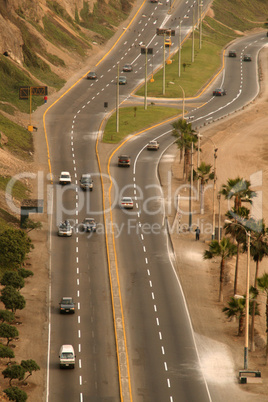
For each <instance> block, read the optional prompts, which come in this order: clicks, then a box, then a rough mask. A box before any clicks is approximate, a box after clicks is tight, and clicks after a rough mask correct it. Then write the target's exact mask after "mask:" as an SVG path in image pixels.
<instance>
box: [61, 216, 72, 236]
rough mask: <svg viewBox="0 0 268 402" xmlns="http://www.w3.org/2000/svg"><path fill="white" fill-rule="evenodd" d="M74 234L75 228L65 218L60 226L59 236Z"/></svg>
mask: <svg viewBox="0 0 268 402" xmlns="http://www.w3.org/2000/svg"><path fill="white" fill-rule="evenodd" d="M72 234H73V228H72V226H71V224H70V222H69V221H67V220H65V221H63V222H61V223H60V224H59V226H58V236H63V237H70V236H72Z"/></svg>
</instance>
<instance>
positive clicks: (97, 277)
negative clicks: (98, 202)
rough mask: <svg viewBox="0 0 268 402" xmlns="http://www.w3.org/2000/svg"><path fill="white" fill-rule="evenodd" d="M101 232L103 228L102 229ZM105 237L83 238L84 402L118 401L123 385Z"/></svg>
mask: <svg viewBox="0 0 268 402" xmlns="http://www.w3.org/2000/svg"><path fill="white" fill-rule="evenodd" d="M98 232H99V228H98ZM103 238H104V236H103V235H101V234H100V233H97V232H96V233H81V234H80V235H79V281H80V283H79V292H80V296H79V299H80V310H79V316H80V326H79V329H80V332H79V336H80V338H79V340H80V345H81V349H80V352H79V353H78V355H79V356H80V358H81V365H82V369H81V375H82V382H83V384H82V386H81V391H82V393H83V400H84V401H90V400H91V399H90V398H94V397H95V398H96V397H98V398H111V400H114V401H116V400H118V398H119V384H118V376H117V375H116V373H117V357H116V345H115V336H114V325H113V314H112V305H111V295H110V285H109V275H108V267H107V257H106V250H105V242H104V240H103Z"/></svg>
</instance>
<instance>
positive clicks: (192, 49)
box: [192, 7, 194, 63]
mask: <svg viewBox="0 0 268 402" xmlns="http://www.w3.org/2000/svg"><path fill="white" fill-rule="evenodd" d="M193 62H194V7H193V36H192V63H193Z"/></svg>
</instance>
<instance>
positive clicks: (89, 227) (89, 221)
mask: <svg viewBox="0 0 268 402" xmlns="http://www.w3.org/2000/svg"><path fill="white" fill-rule="evenodd" d="M82 225H83V229H84V231H85V232H96V230H97V225H96V222H95V219H93V218H85V219H84V220H83V222H82Z"/></svg>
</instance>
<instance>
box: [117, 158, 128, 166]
mask: <svg viewBox="0 0 268 402" xmlns="http://www.w3.org/2000/svg"><path fill="white" fill-rule="evenodd" d="M118 166H127V167H129V166H130V156H128V155H120V156H118Z"/></svg>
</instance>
